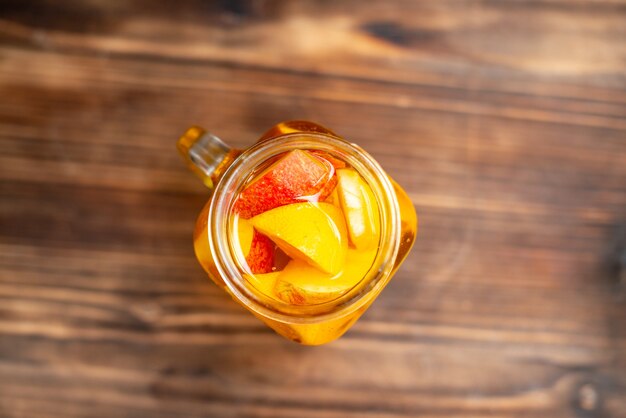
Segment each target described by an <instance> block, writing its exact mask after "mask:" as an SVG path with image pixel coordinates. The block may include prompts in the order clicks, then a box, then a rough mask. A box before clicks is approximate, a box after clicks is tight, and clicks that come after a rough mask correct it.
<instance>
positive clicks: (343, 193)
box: [337, 168, 380, 250]
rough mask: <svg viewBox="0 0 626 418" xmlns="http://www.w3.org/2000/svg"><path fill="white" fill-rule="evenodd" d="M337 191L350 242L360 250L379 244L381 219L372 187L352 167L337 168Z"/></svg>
mask: <svg viewBox="0 0 626 418" xmlns="http://www.w3.org/2000/svg"><path fill="white" fill-rule="evenodd" d="M337 180H338V182H337V192H338V195H339V202H340V204H341V208H342V209H343V214H344V216H345V219H346V224H347V225H348V234H349V236H350V242H351V243H352V245H354V247H355V248H357V249H359V250H367V249H370V248H373V247H375V246H377V245H378V241H379V237H380V219H379V212H378V204H377V203H376V198H375V197H374V194H373V193H372V189H371V188H370V187H369V185H368V184H367V183H365V181H364V180H363V179H362V178H361V176H360V175H359V173H357V172H356V170H354V169H352V168H341V169H339V170H337Z"/></svg>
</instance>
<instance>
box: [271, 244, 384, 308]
mask: <svg viewBox="0 0 626 418" xmlns="http://www.w3.org/2000/svg"><path fill="white" fill-rule="evenodd" d="M375 256H376V250H373V249H372V250H369V251H358V250H354V249H352V248H350V249H348V254H347V257H346V264H345V266H344V269H343V271H341V272H340V273H339V274H335V275H333V274H328V273H324V272H321V271H320V270H318V269H316V268H314V267H312V266H310V265H309V264H307V263H304V262H302V261H301V260H292V261H290V262H289V264H287V266H286V267H285V269H284V270H283V271H281V272H280V274H279V275H278V277H277V280H276V287H275V288H274V292H275V293H276V295H277V296H278V298H279V299H280V300H282V301H284V302H286V303H290V304H292V305H315V304H318V303H323V302H328V301H331V300H334V299H336V298H338V297H340V296H341V295H343V294H345V293H346V292H348V291H349V290H350V289H352V288H353V287H354V286H356V285H357V284H358V283H359V282H360V281H361V279H362V278H363V277H364V276H365V274H366V273H367V271H368V270H369V268H370V267H371V265H372V262H373V261H374V258H375Z"/></svg>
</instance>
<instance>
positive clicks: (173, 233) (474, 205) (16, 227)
mask: <svg viewBox="0 0 626 418" xmlns="http://www.w3.org/2000/svg"><path fill="white" fill-rule="evenodd" d="M294 118H298V119H310V120H314V121H317V122H319V123H322V124H324V125H326V126H328V127H330V128H332V129H334V130H335V131H337V132H339V133H341V134H343V135H345V136H346V137H347V138H349V139H351V140H353V141H355V142H358V143H359V144H361V145H362V146H363V147H364V148H366V149H367V150H369V151H370V152H371V153H372V154H373V155H374V156H375V157H376V158H377V159H378V160H379V161H380V162H381V164H382V165H383V166H384V167H385V168H386V169H387V170H388V172H389V173H390V174H391V175H392V176H393V177H394V178H395V179H396V180H397V181H398V182H399V183H400V184H402V185H403V186H405V188H406V190H407V191H408V192H409V194H410V196H411V198H412V199H413V201H414V203H415V206H416V208H417V211H418V213H419V215H420V232H419V235H418V240H417V244H416V246H415V248H414V250H413V252H412V254H411V255H410V257H409V258H408V260H407V261H406V263H405V264H404V266H403V267H402V269H401V270H400V272H399V273H398V274H397V276H396V277H395V279H394V280H393V281H392V283H391V284H390V285H389V286H388V288H387V289H386V291H385V292H384V293H383V294H382V295H381V296H380V298H379V299H378V301H377V302H376V303H375V304H374V305H373V306H372V308H371V309H370V310H369V311H368V312H367V313H366V314H365V315H364V317H363V318H362V319H361V320H360V322H359V323H357V325H355V326H354V328H353V329H352V330H351V331H350V332H348V334H347V335H346V336H344V337H343V338H342V339H340V340H339V341H337V342H334V343H332V344H330V345H327V346H322V347H317V348H310V347H302V346H298V345H296V344H293V343H290V342H288V341H285V340H283V339H282V338H279V337H278V336H276V335H275V334H273V333H272V332H271V331H270V330H268V329H267V328H265V327H264V326H263V325H262V324H261V323H259V322H258V321H257V320H255V319H254V318H253V317H251V316H250V315H249V314H248V313H247V312H246V311H244V310H243V309H242V308H240V307H238V306H237V305H235V304H234V303H233V302H232V301H231V300H230V299H229V297H228V296H226V295H225V294H223V293H222V292H221V291H220V290H219V289H217V288H216V287H215V286H214V285H212V284H211V283H210V282H209V281H208V280H207V279H206V277H205V275H204V274H203V272H202V271H201V269H200V267H199V266H198V265H197V263H196V261H195V259H194V256H193V252H192V247H191V232H192V227H193V224H194V219H195V217H196V215H197V213H198V212H199V210H200V208H201V207H202V205H203V203H204V201H205V199H206V198H207V193H206V190H204V189H203V187H202V185H201V184H200V183H199V182H198V181H197V180H196V179H194V178H193V177H192V175H191V174H190V173H189V172H187V171H186V169H185V167H184V166H183V164H182V162H181V161H180V159H179V157H178V155H177V154H176V152H175V148H174V141H175V139H176V138H177V136H178V135H179V134H180V133H181V132H182V131H183V130H184V129H185V128H186V127H187V126H188V125H190V124H194V123H195V124H201V125H203V126H206V127H208V128H210V129H211V130H212V131H213V132H215V133H216V134H218V135H220V136H221V137H222V138H224V139H226V140H227V141H229V142H230V143H231V144H232V145H234V146H240V147H244V146H246V144H249V143H251V142H252V141H254V140H255V139H256V138H257V137H258V136H259V135H260V134H261V133H262V132H263V131H265V130H266V129H267V128H269V127H270V126H271V125H272V124H274V123H276V122H278V121H281V120H285V119H294ZM625 248H626V2H624V1H618V0H597V1H578V0H571V1H570V0H567V1H566V0H535V1H513V0H508V1H480V2H473V1H452V0H438V1H430V2H428V1H401V0H397V1H382V0H380V1H368V2H362V1H357V0H350V1H344V2H331V1H306V2H295V1H294V2H288V1H269V0H268V1H233V2H230V1H215V2H205V1H200V0H196V1H182V0H178V1H175V2H148V1H145V0H132V1H120V2H113V1H111V2H109V1H105V0H93V1H82V0H80V1H79V0H73V1H64V2H56V1H51V0H39V1H24V0H9V1H6V0H2V1H0V417H2V418H6V417H11V418H13V417H28V418H39V417H63V418H73V417H164V418H165V417H326V418H331V417H342V418H343V417H370V416H371V417H374V416H380V417H413V416H415V417H418V416H419V417H442V416H446V417H483V416H487V417H550V418H558V417H583V418H584V417H626V305H625V304H626V273H625V269H626V252H625Z"/></svg>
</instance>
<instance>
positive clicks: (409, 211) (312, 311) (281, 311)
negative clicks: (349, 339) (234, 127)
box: [178, 121, 417, 345]
mask: <svg viewBox="0 0 626 418" xmlns="http://www.w3.org/2000/svg"><path fill="white" fill-rule="evenodd" d="M178 148H179V151H180V152H181V154H182V155H183V157H184V158H185V160H186V161H187V163H188V165H189V167H190V168H191V169H192V171H193V172H194V173H195V174H196V175H198V176H199V177H200V179H201V180H202V181H203V182H204V184H205V185H207V186H208V187H209V188H211V189H212V190H213V194H212V196H211V198H210V199H209V201H208V202H207V204H206V205H205V207H204V209H203V210H202V212H201V213H200V216H199V217H198V221H197V223H196V227H195V231H194V249H195V252H196V256H197V258H198V260H199V262H200V264H201V265H202V267H203V268H204V269H205V271H206V272H207V273H208V275H209V277H211V279H212V280H213V281H214V282H215V283H216V284H218V285H219V286H220V287H222V288H223V289H224V290H226V291H227V292H228V293H229V294H230V295H231V296H232V297H233V299H234V300H235V301H237V302H238V303H240V304H241V305H243V306H244V307H245V308H246V309H248V310H249V311H250V312H251V313H252V314H253V315H255V316H256V317H257V318H259V319H260V320H262V321H263V322H265V323H266V324H267V325H268V326H269V327H270V328H272V329H274V330H275V331H276V332H277V333H279V334H280V335H282V336H284V337H286V338H288V339H290V340H293V341H296V342H299V343H302V344H307V345H319V344H324V343H327V342H329V341H332V340H334V339H336V338H338V337H339V336H341V335H342V334H343V333H344V332H346V331H347V330H348V329H349V328H350V327H351V326H352V325H353V324H354V323H355V322H356V320H357V319H358V318H359V317H360V316H361V315H362V314H363V312H364V311H365V310H366V309H367V308H368V307H369V306H370V304H371V303H372V302H373V301H374V300H375V299H376V297H377V296H378V294H379V293H380V292H381V291H382V289H383V288H384V287H385V285H386V284H387V283H388V282H389V280H390V279H391V277H392V275H393V273H394V272H395V271H396V270H397V269H398V267H399V266H400V264H401V263H402V261H403V260H404V259H405V257H406V256H407V254H408V252H409V250H410V249H411V247H412V246H413V243H414V241H415V236H416V233H417V215H416V213H415V209H414V207H413V204H412V202H411V201H410V199H409V197H408V196H407V194H406V193H405V192H404V190H402V188H401V187H400V186H398V184H396V183H395V182H394V181H393V180H392V179H391V178H389V177H388V176H387V175H386V174H385V172H384V171H383V170H382V168H381V167H380V166H379V165H378V163H377V162H376V161H375V160H374V159H373V158H372V157H371V156H370V155H369V154H367V153H366V152H365V151H364V150H362V149H361V148H360V147H358V146H357V145H355V144H352V143H349V142H347V141H346V140H344V139H342V138H341V137H339V136H338V135H336V134H335V133H333V132H332V131H330V130H328V129H326V128H324V127H322V126H320V125H317V124H315V123H312V122H307V121H291V122H283V123H281V124H278V125H276V126H274V127H272V128H271V129H270V130H269V131H268V132H267V133H266V134H265V135H263V136H262V137H261V138H260V139H259V140H258V141H257V143H256V144H255V145H253V146H252V147H250V148H248V149H247V150H244V151H240V150H232V149H230V148H228V147H227V146H225V145H224V143H223V142H222V141H220V140H219V139H218V138H217V137H215V136H214V135H211V134H208V133H206V132H205V131H204V130H202V129H201V128H197V127H193V128H190V129H189V130H188V131H187V132H186V133H185V135H183V136H182V137H181V139H180V140H179V143H178ZM292 149H307V150H313V149H316V150H321V151H326V152H330V153H332V154H334V155H337V156H339V157H340V158H341V159H343V160H345V161H346V162H347V163H349V164H350V165H351V166H352V167H353V168H355V169H356V170H357V171H358V172H359V174H360V175H361V176H362V177H363V179H364V180H365V181H366V182H367V183H368V185H369V186H370V188H371V189H372V191H373V193H374V196H375V198H376V200H377V203H378V206H379V212H380V218H381V219H380V225H381V239H380V243H381V244H380V245H379V248H378V252H377V254H376V258H375V260H374V263H373V265H372V267H371V268H370V269H369V271H368V273H367V274H366V275H365V276H364V277H363V279H362V280H361V282H360V283H359V285H357V286H355V287H354V288H353V289H352V290H350V291H349V292H347V293H346V294H344V295H342V296H341V297H339V298H337V299H335V300H332V301H329V302H326V303H321V304H317V305H305V306H294V305H289V304H287V303H284V302H281V301H277V300H275V299H272V298H270V297H268V296H267V295H265V294H263V293H261V292H259V291H258V290H257V289H255V288H254V287H253V286H250V285H249V283H248V282H247V281H246V280H245V279H244V278H243V277H242V274H241V271H240V270H239V269H238V265H237V255H236V254H235V251H234V250H233V244H232V239H231V236H232V234H231V229H232V228H231V227H232V225H231V222H230V213H231V208H232V205H233V203H234V199H235V197H236V196H237V195H238V194H239V192H240V191H241V189H242V187H243V185H244V184H245V183H246V181H247V180H248V179H249V178H250V176H251V174H252V173H253V172H254V169H255V168H256V167H258V166H259V165H260V164H262V163H263V162H265V161H267V160H268V159H270V158H272V157H274V156H276V155H278V154H281V153H284V152H286V151H289V150H292Z"/></svg>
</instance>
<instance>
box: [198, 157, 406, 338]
mask: <svg viewBox="0 0 626 418" xmlns="http://www.w3.org/2000/svg"><path fill="white" fill-rule="evenodd" d="M282 157H284V155H281V156H279V157H277V158H273V159H272V161H271V162H268V163H267V164H266V165H264V166H263V167H259V168H258V169H257V170H255V171H256V175H254V176H252V178H251V179H250V181H249V182H248V184H247V185H246V186H245V187H244V188H243V190H244V194H245V190H246V189H247V187H248V186H250V185H254V184H255V182H261V181H262V179H261V178H262V177H263V176H264V175H266V174H267V170H268V166H269V165H270V164H274V163H276V161H278V160H280V159H281V158H282ZM325 157H326V158H325V159H324V161H323V164H324V165H325V166H326V167H330V170H329V172H330V176H333V177H334V179H335V181H336V182H337V183H338V185H337V186H334V184H335V183H333V182H332V181H331V177H324V178H323V181H324V182H327V183H331V184H330V186H334V187H328V188H326V189H324V190H321V189H319V188H316V187H312V188H311V190H309V189H308V188H307V187H302V188H303V190H306V191H305V192H303V193H305V194H304V195H302V196H295V199H294V201H293V202H291V201H290V202H289V203H286V204H285V203H284V202H282V204H280V205H278V206H277V207H272V205H271V204H270V206H268V208H267V210H263V211H261V212H260V213H257V212H259V210H261V209H264V208H263V207H261V209H259V208H258V207H256V206H255V207H253V208H252V209H249V208H247V207H246V208H245V209H244V210H243V211H244V212H245V216H243V215H242V214H243V213H244V212H241V213H232V214H231V223H230V224H231V231H230V239H229V244H230V245H231V248H232V250H233V252H234V253H235V254H238V257H237V258H238V260H239V268H240V270H241V273H242V275H243V277H245V278H246V280H247V284H248V285H249V287H250V289H251V290H252V291H253V292H256V293H259V294H261V295H263V296H265V297H266V299H265V300H268V301H270V303H272V301H275V303H276V304H277V305H278V304H282V305H284V304H288V305H292V306H293V307H294V310H297V307H298V306H312V305H316V304H319V303H324V302H328V301H332V300H334V299H336V298H338V297H340V296H341V295H343V294H345V293H346V292H347V291H349V290H350V289H352V288H353V287H355V286H358V285H359V281H360V279H362V278H363V276H364V275H365V273H366V272H367V271H368V269H369V267H370V266H371V264H372V262H373V260H374V259H375V256H376V254H377V251H378V248H379V245H380V243H379V242H378V235H377V234H378V233H379V232H378V230H379V229H380V225H377V224H376V222H380V219H379V217H378V213H379V211H378V207H377V204H376V200H375V198H373V195H371V189H369V186H367V184H366V182H365V180H364V179H363V178H362V177H360V175H358V173H357V172H356V171H355V170H353V169H351V168H350V167H349V166H348V165H347V164H346V163H345V162H344V161H341V160H340V159H338V158H337V157H336V156H328V155H326V156H325ZM304 158H305V159H306V158H308V156H307V157H304ZM314 158H320V157H319V156H317V157H314ZM313 168H314V169H315V168H316V167H315V166H314V167H313ZM287 171H289V170H287ZM287 175H288V174H287ZM337 178H338V179H339V180H338V181H337ZM259 179H261V180H259ZM296 180H297V179H296ZM392 184H393V186H394V190H395V193H396V198H397V200H398V204H399V208H400V219H401V243H400V249H399V252H398V255H397V257H396V259H395V260H394V267H393V272H395V270H397V268H398V267H399V266H400V264H401V263H402V261H403V260H404V258H405V257H406V255H407V254H408V251H409V250H410V248H411V247H412V245H413V242H414V240H415V235H416V233H417V216H416V213H415V210H414V208H413V204H412V203H411V201H410V199H409V198H408V196H407V195H406V193H405V192H404V190H402V189H401V188H400V187H399V186H398V185H397V184H396V183H395V182H394V181H393V180H392ZM316 185H317V183H316ZM354 185H357V186H354ZM363 185H365V186H363ZM350 187H360V189H358V190H361V192H362V193H361V200H360V201H359V200H358V199H357V202H356V209H355V203H354V201H350V196H351V192H352V191H354V190H353V189H350ZM368 190H369V193H370V194H369V197H370V199H368ZM309 192H311V193H309ZM313 192H315V193H313ZM277 194H280V192H277ZM283 194H284V193H283ZM263 196H264V198H265V197H267V193H264V194H263ZM363 196H364V197H363ZM241 197H242V196H240V198H241ZM250 200H251V202H252V205H253V206H254V205H257V206H258V201H257V200H260V199H257V200H255V199H250ZM269 200H271V199H269ZM363 203H365V206H363ZM209 204H210V202H209V203H207V205H206V206H205V208H204V209H203V211H202V213H201V214H200V216H199V218H198V222H197V224H196V229H195V233H194V247H195V251H196V255H197V257H198V260H199V261H200V263H201V265H202V266H203V268H204V269H205V270H206V271H207V273H208V274H209V276H210V277H211V278H212V279H213V280H214V281H215V282H216V283H217V284H218V285H220V286H221V287H223V288H224V289H225V290H228V289H227V287H226V286H225V284H224V282H223V280H222V279H221V278H220V277H219V275H218V272H217V270H216V268H215V265H214V262H213V260H212V258H211V253H210V250H209V245H208V235H207V215H208V208H209ZM261 206H262V205H261ZM235 207H237V205H235ZM362 209H364V211H363V210H362ZM360 210H361V211H360ZM355 217H356V218H355ZM244 218H247V219H244ZM355 219H357V221H355ZM363 219H365V220H366V221H367V220H368V219H370V220H371V219H375V220H376V222H373V223H372V222H365V223H363V222H362V221H363ZM327 223H328V225H330V227H328V225H327ZM333 225H334V226H338V227H337V228H334V226H333ZM320 231H321V232H320ZM281 234H282V235H281ZM257 235H261V236H262V238H260V241H259V240H257V241H254V244H252V243H251V241H252V239H253V238H254V239H255V240H256V239H257V238H258V236H257ZM259 242H261V244H259ZM311 248H313V249H311ZM303 249H304V250H303ZM343 251H345V253H344V252H343ZM342 257H343V258H342ZM393 272H392V274H393ZM381 289H382V288H379V289H378V291H376V292H374V291H370V292H369V293H366V294H365V295H364V296H363V297H364V298H366V299H367V300H366V301H365V304H364V305H363V306H362V307H361V308H359V309H358V310H356V311H354V312H351V313H348V314H346V315H338V316H334V317H333V318H332V319H329V320H326V321H321V322H316V323H306V324H303V323H297V321H296V320H294V321H290V320H284V321H277V320H274V319H271V318H266V317H263V316H260V315H257V314H255V315H257V316H258V317H259V319H261V320H262V321H264V322H265V323H266V324H267V325H268V326H269V327H271V328H272V329H274V330H275V331H276V332H278V333H279V334H281V335H283V336H284V337H286V338H289V339H291V340H293V341H297V342H300V343H303V344H307V345H319V344H324V343H326V342H329V341H332V340H334V339H336V338H337V337H339V336H341V335H342V334H343V333H344V332H345V331H346V330H347V329H349V328H350V326H351V325H352V324H353V323H354V322H355V321H356V320H357V319H358V318H359V317H360V316H361V315H362V313H363V312H364V311H365V310H366V309H367V308H368V307H369V305H370V304H371V303H372V302H373V301H374V300H375V298H376V297H377V296H378V293H379V292H380V290H381Z"/></svg>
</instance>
